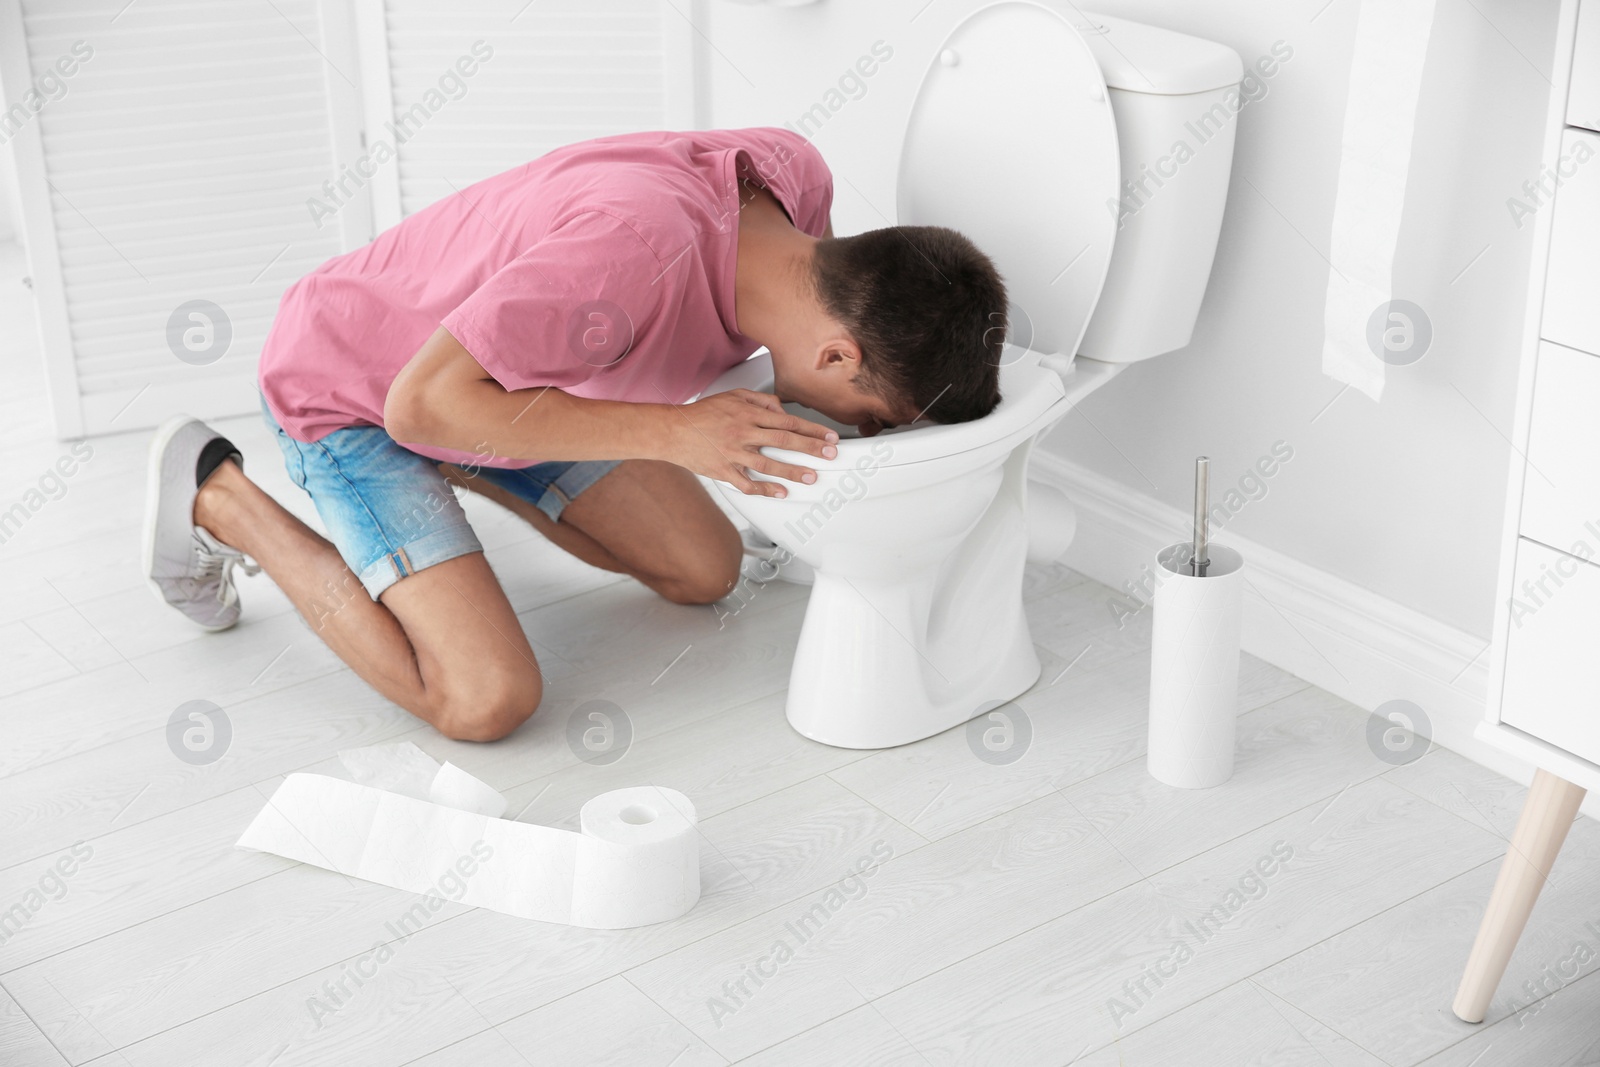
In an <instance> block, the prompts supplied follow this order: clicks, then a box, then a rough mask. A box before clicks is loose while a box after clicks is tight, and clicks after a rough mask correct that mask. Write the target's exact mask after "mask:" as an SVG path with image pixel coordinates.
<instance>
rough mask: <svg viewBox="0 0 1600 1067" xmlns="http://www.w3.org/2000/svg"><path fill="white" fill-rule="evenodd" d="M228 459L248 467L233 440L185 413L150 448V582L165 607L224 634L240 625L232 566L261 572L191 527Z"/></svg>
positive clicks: (147, 542) (146, 548)
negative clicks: (200, 497) (199, 502)
mask: <svg viewBox="0 0 1600 1067" xmlns="http://www.w3.org/2000/svg"><path fill="white" fill-rule="evenodd" d="M226 459H232V460H233V461H234V462H235V463H238V464H239V465H240V466H241V467H242V466H243V465H244V458H243V457H242V456H241V455H240V454H239V450H238V449H237V448H235V447H234V446H233V444H232V442H230V441H229V440H228V439H227V438H226V437H223V436H222V435H221V434H219V433H218V432H217V431H215V430H213V429H212V428H211V427H209V426H207V425H206V424H205V423H203V422H201V421H200V420H199V419H195V418H190V417H189V416H188V415H175V416H173V417H172V418H170V419H168V420H167V421H166V423H165V424H163V425H162V427H161V429H159V430H157V431H156V436H155V440H154V441H152V442H151V443H150V467H149V476H148V477H149V481H148V483H147V487H146V489H145V498H144V502H145V508H144V511H145V514H144V568H145V577H146V578H147V580H148V581H149V582H150V588H151V589H153V590H155V593H156V595H157V596H159V597H160V598H161V599H162V601H163V602H165V603H167V604H170V605H171V606H172V607H175V608H177V609H178V610H179V611H181V612H183V613H184V614H185V615H187V616H188V617H189V618H190V619H191V620H192V621H193V622H195V623H196V624H198V625H199V626H200V627H201V628H202V629H206V630H226V629H227V628H228V627H230V626H232V625H233V624H234V623H236V622H238V621H239V591H238V590H237V589H235V588H234V585H233V569H234V568H235V567H238V568H240V569H241V570H243V571H244V572H245V573H246V574H257V573H259V572H260V570H261V568H260V567H259V566H257V565H256V564H255V563H252V562H251V561H249V560H248V559H246V558H245V556H244V553H242V552H240V551H239V550H238V549H235V548H230V547H229V546H227V545H225V544H223V543H222V542H221V541H218V540H217V539H216V538H215V537H213V536H212V535H211V532H210V531H209V530H206V529H205V528H203V527H200V526H196V525H195V524H194V498H195V496H196V494H198V493H199V491H200V486H201V485H202V484H203V483H204V482H205V480H206V479H207V478H208V477H210V476H211V474H212V473H213V472H214V471H215V470H216V469H217V467H218V466H219V465H220V464H221V463H222V462H223V461H224V460H226Z"/></svg>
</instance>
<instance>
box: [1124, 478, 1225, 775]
mask: <svg viewBox="0 0 1600 1067" xmlns="http://www.w3.org/2000/svg"><path fill="white" fill-rule="evenodd" d="M1209 475H1210V460H1208V459H1207V458H1206V457H1205V456H1201V457H1200V458H1199V459H1197V460H1196V461H1195V472H1194V534H1193V538H1192V539H1191V540H1189V541H1180V542H1178V543H1177V544H1175V545H1168V546H1167V547H1166V548H1163V549H1162V550H1161V551H1160V552H1158V553H1156V575H1157V584H1156V590H1155V597H1154V604H1155V608H1154V619H1153V621H1152V624H1151V636H1150V742H1149V756H1148V762H1147V766H1148V767H1149V770H1150V775H1151V777H1153V778H1155V779H1156V780H1157V781H1161V782H1165V783H1166V784H1167V785H1171V786H1177V787H1179V788H1182V789H1204V788H1207V787H1208V786H1213V785H1220V784H1221V783H1223V782H1225V781H1227V780H1228V778H1229V777H1230V776H1231V775H1232V774H1233V747H1234V727H1235V718H1236V715H1237V700H1238V687H1239V613H1240V603H1241V592H1242V590H1243V587H1244V559H1243V557H1241V556H1240V555H1239V553H1238V552H1236V551H1234V550H1233V549H1231V548H1228V547H1227V546H1226V545H1217V544H1212V543H1211V540H1210V537H1209V530H1208V529H1207V527H1208V524H1209V519H1210V514H1209V511H1208V502H1209V485H1208V482H1209Z"/></svg>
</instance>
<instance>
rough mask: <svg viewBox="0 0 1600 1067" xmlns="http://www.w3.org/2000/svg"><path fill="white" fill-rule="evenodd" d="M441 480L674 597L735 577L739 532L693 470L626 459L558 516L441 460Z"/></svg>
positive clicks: (701, 592) (702, 592) (719, 589)
mask: <svg viewBox="0 0 1600 1067" xmlns="http://www.w3.org/2000/svg"><path fill="white" fill-rule="evenodd" d="M440 467H441V469H442V470H443V471H444V473H445V477H446V479H447V480H449V481H452V482H454V483H456V484H457V485H462V486H465V487H466V488H468V489H471V490H472V491H473V492H475V493H481V494H482V495H483V496H486V497H488V498H489V499H490V500H493V501H495V502H496V503H497V504H500V505H501V506H503V507H506V508H509V509H510V510H511V511H513V512H515V513H516V514H517V515H520V516H521V517H522V518H524V519H526V520H527V521H528V522H529V523H531V524H532V525H533V526H534V527H535V528H536V529H538V530H539V532H540V533H542V534H544V536H545V537H547V538H548V539H549V540H551V541H552V542H554V543H555V544H557V545H559V546H560V547H562V548H564V549H566V550H567V551H568V552H570V553H572V554H573V555H574V556H577V557H578V558H579V559H581V560H583V561H584V562H585V563H591V564H593V565H594V566H596V567H601V568H604V569H605V570H609V571H617V572H619V573H622V574H627V575H630V576H632V577H634V578H637V579H638V580H639V581H640V582H642V583H644V584H645V585H646V586H648V587H649V588H651V589H653V590H655V591H656V592H657V593H660V594H661V595H662V596H664V597H666V598H667V599H668V600H671V601H674V602H675V603H679V604H709V603H711V602H713V601H715V600H717V599H718V598H720V597H723V596H725V595H727V593H728V591H729V590H731V589H732V588H733V587H734V585H735V584H737V582H738V581H739V564H740V561H741V560H742V559H743V556H744V545H743V542H742V541H740V539H739V531H738V530H737V529H736V528H735V527H734V525H733V523H731V522H729V521H728V517H727V516H726V515H724V514H723V513H722V511H721V509H719V508H718V507H717V505H716V504H715V503H713V502H712V500H711V497H710V496H709V495H708V494H707V493H706V491H705V487H704V486H702V485H701V484H700V481H699V479H697V478H696V477H695V476H694V475H693V474H692V473H690V472H689V471H687V470H685V469H684V468H682V467H679V466H677V465H676V464H672V463H665V462H662V461H660V460H650V459H630V460H625V461H623V462H622V463H620V464H618V465H617V466H616V467H615V468H614V469H613V470H612V471H611V472H610V473H608V474H606V475H605V476H604V477H602V478H601V479H600V480H599V481H597V482H595V483H594V484H593V485H591V486H590V487H589V488H588V489H586V490H584V491H583V493H582V494H580V495H579V496H578V497H576V498H575V499H574V500H573V501H572V502H571V503H570V504H568V505H567V506H566V507H565V508H564V509H562V512H561V521H560V522H551V521H550V517H549V516H548V515H546V514H545V513H544V512H542V511H540V510H539V509H538V508H537V507H535V506H534V505H533V504H531V503H529V502H528V501H526V500H524V499H522V498H521V497H519V496H515V495H513V494H511V493H508V492H505V491H504V490H502V489H500V488H499V487H498V486H495V485H491V484H490V483H489V482H488V481H486V480H485V479H483V478H474V477H471V476H470V475H468V474H466V472H464V471H462V470H461V469H460V468H458V467H453V466H451V465H449V464H441V465H440Z"/></svg>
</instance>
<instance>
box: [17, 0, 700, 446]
mask: <svg viewBox="0 0 1600 1067" xmlns="http://www.w3.org/2000/svg"><path fill="white" fill-rule="evenodd" d="M693 9H694V5H693V2H692V0H533V2H530V0H465V2H463V3H452V4H450V5H448V6H446V5H443V4H437V3H429V2H427V0H270V2H242V0H135V2H133V3H130V2H129V0H0V77H3V78H4V89H5V96H6V103H7V104H8V105H11V104H14V103H15V102H16V101H18V100H21V99H23V97H24V95H25V94H27V93H28V92H29V91H30V90H32V89H36V88H37V86H38V85H39V84H40V81H41V79H45V80H46V81H47V82H49V80H50V77H51V75H50V72H51V71H52V70H53V69H55V64H56V63H57V61H58V60H59V59H60V58H61V57H62V56H68V57H72V56H73V55H74V53H73V51H72V50H73V48H74V47H75V46H78V47H79V49H80V53H81V52H82V50H83V49H84V48H87V49H89V50H91V51H92V55H91V56H90V57H89V58H88V59H87V60H82V61H79V62H77V63H75V64H70V65H72V66H73V67H74V73H73V74H72V75H71V76H70V77H69V78H65V79H61V80H60V81H61V84H62V85H64V86H65V89H64V91H63V92H60V93H59V95H56V96H54V97H53V98H44V99H43V106H42V107H40V108H39V109H37V113H29V114H24V115H22V119H23V121H21V122H20V123H19V124H17V125H16V128H12V127H11V126H5V125H0V134H3V135H4V136H6V137H8V138H9V139H10V140H11V142H12V143H13V144H14V145H15V146H16V151H17V160H18V171H19V178H20V184H21V187H22V188H21V193H22V198H23V212H24V224H25V226H26V227H27V230H26V233H27V243H28V248H29V259H30V267H31V272H32V275H33V280H34V291H35V296H36V299H37V301H38V306H39V312H40V332H41V335H42V338H43V343H44V349H45V356H46V360H47V363H48V369H49V377H50V384H51V393H52V404H53V406H54V409H55V419H56V428H57V434H58V436H60V437H63V438H65V437H75V436H79V435H83V434H96V433H116V432H122V431H126V430H134V429H139V428H141V427H148V426H152V425H155V424H156V423H158V422H160V421H161V420H162V419H164V418H165V417H166V416H168V415H169V414H171V413H173V412H175V411H184V410H188V411H193V412H195V413H197V414H201V415H204V416H207V417H220V416H223V415H229V414H240V413H246V412H249V411H252V410H254V408H255V405H256V393H255V386H254V381H255V366H256V360H257V356H258V355H259V353H260V348H261V342H262V340H263V339H264V338H265V336H266V332H267V329H268V327H269V326H270V324H271V321H272V316H273V314H274V312H275V311H276V308H277V301H278V298H279V296H280V295H281V294H282V292H283V290H284V289H285V288H286V287H287V286H288V285H289V284H290V283H292V282H293V281H294V280H295V279H296V278H298V277H300V276H301V275H303V274H305V273H307V272H308V271H310V270H312V269H314V268H315V267H316V266H318V265H319V264H320V263H322V262H323V261H325V260H326V259H328V258H329V257H330V256H333V255H336V254H338V253H339V252H341V251H344V250H346V249H348V248H353V247H357V246H359V245H360V244H362V243H364V242H365V241H367V240H369V239H370V238H371V236H372V235H373V234H374V233H375V232H377V230H380V229H383V228H386V227H388V226H390V225H392V224H393V223H395V222H397V221H399V219H400V218H401V217H403V214H409V213H410V212H412V211H415V210H417V209H418V208H421V207H424V206H426V205H427V204H429V203H431V202H433V201H434V200H437V199H439V198H440V197H442V196H448V195H450V194H451V193H452V192H453V191H454V189H456V188H460V187H463V186H465V185H467V184H468V183H470V182H473V181H476V180H478V179H479V178H483V177H487V176H489V175H491V174H494V173H496V172H498V171H501V170H504V169H507V168H509V167H512V166H516V165H517V164H519V163H523V162H526V161H527V160H529V159H532V158H534V157H536V156H538V155H540V154H542V153H544V152H547V151H549V150H550V149H552V148H555V147H558V146H560V145H563V144H569V143H571V142H573V141H579V140H583V139H585V138H589V137H598V136H602V135H605V134H610V133H621V132H626V131H629V130H641V129H660V128H680V129H681V128H692V127H693V126H695V125H696V121H695V116H696V108H695V102H694V88H693V87H694V78H693V74H692V72H693V69H694V62H695V55H696V45H695V33H694V31H693V28H692V26H691V25H690V23H689V13H690V12H692V11H693ZM80 42H81V45H80ZM479 42H481V43H479ZM486 52H487V53H488V55H487V58H484V56H485V53H486ZM468 69H470V70H471V71H472V73H471V74H470V75H469V74H464V73H462V71H463V70H468ZM441 79H443V80H441ZM50 84H52V85H54V82H50ZM46 95H47V97H48V94H46ZM34 99H35V100H36V101H37V100H39V99H40V97H37V96H36V97H35V98H34ZM419 104H420V105H421V107H422V110H420V111H419V110H418V105H419ZM407 117H409V118H408V120H407ZM403 120H404V121H403ZM3 122H4V119H3V118H0V123H3ZM391 124H399V126H398V128H391ZM379 142H386V143H387V145H388V146H389V148H390V149H391V150H392V151H393V152H394V153H395V156H396V158H393V159H388V160H387V161H382V160H375V156H377V155H379V154H380V153H379V152H378V147H379ZM195 302H204V303H195ZM191 304H194V306H192V307H191V306H190V305H191ZM213 308H214V309H220V312H217V311H214V310H213ZM225 333H228V334H231V337H230V339H229V340H228V343H227V348H226V351H225V352H224V353H223V354H221V355H220V356H217V355H216V353H217V351H218V350H219V349H220V347H221V345H220V342H219V338H220V337H222V336H224V334H225Z"/></svg>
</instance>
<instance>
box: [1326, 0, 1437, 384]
mask: <svg viewBox="0 0 1600 1067" xmlns="http://www.w3.org/2000/svg"><path fill="white" fill-rule="evenodd" d="M1433 6H1434V0H1362V2H1361V11H1360V13H1359V14H1358V15H1357V23H1356V38H1355V46H1354V49H1353V53H1352V56H1351V60H1350V95H1349V101H1348V103H1347V104H1346V105H1345V112H1344V138H1343V142H1342V149H1341V153H1340V159H1339V188H1338V192H1337V194H1336V197H1335V199H1334V205H1333V230H1332V235H1331V239H1330V241H1329V246H1328V258H1329V260H1331V261H1332V264H1333V269H1332V270H1330V271H1329V272H1328V293H1327V299H1326V302H1325V304H1324V307H1323V342H1322V373H1324V374H1326V375H1328V376H1329V377H1332V378H1336V379H1338V380H1339V381H1341V382H1346V383H1348V384H1350V385H1353V386H1355V387H1356V388H1357V389H1360V390H1361V391H1362V392H1363V393H1366V394H1367V395H1368V396H1369V397H1371V398H1372V399H1373V400H1378V399H1381V398H1382V396H1383V383H1384V370H1385V367H1386V365H1387V364H1386V363H1385V361H1384V360H1383V359H1381V358H1380V357H1379V356H1378V355H1377V354H1376V353H1375V352H1374V351H1373V350H1372V348H1371V345H1370V344H1369V341H1368V329H1367V326H1368V322H1369V320H1371V319H1372V316H1373V313H1374V312H1375V311H1377V309H1378V308H1379V307H1380V306H1381V305H1385V304H1387V303H1388V301H1389V300H1390V299H1392V298H1393V297H1394V295H1395V294H1394V293H1393V291H1392V288H1393V272H1394V251H1395V243H1396V241H1397V239H1398V237H1399V234H1400V217H1401V214H1402V213H1403V211H1404V209H1405V195H1406V176H1407V172H1408V170H1409V169H1410V166H1411V139H1412V134H1413V132H1414V130H1415V126H1416V117H1417V97H1418V94H1419V91H1420V90H1421V87H1422V67H1423V61H1424V59H1425V58H1426V56H1427V52H1428V37H1429V34H1430V33H1431V32H1432V30H1433Z"/></svg>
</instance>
